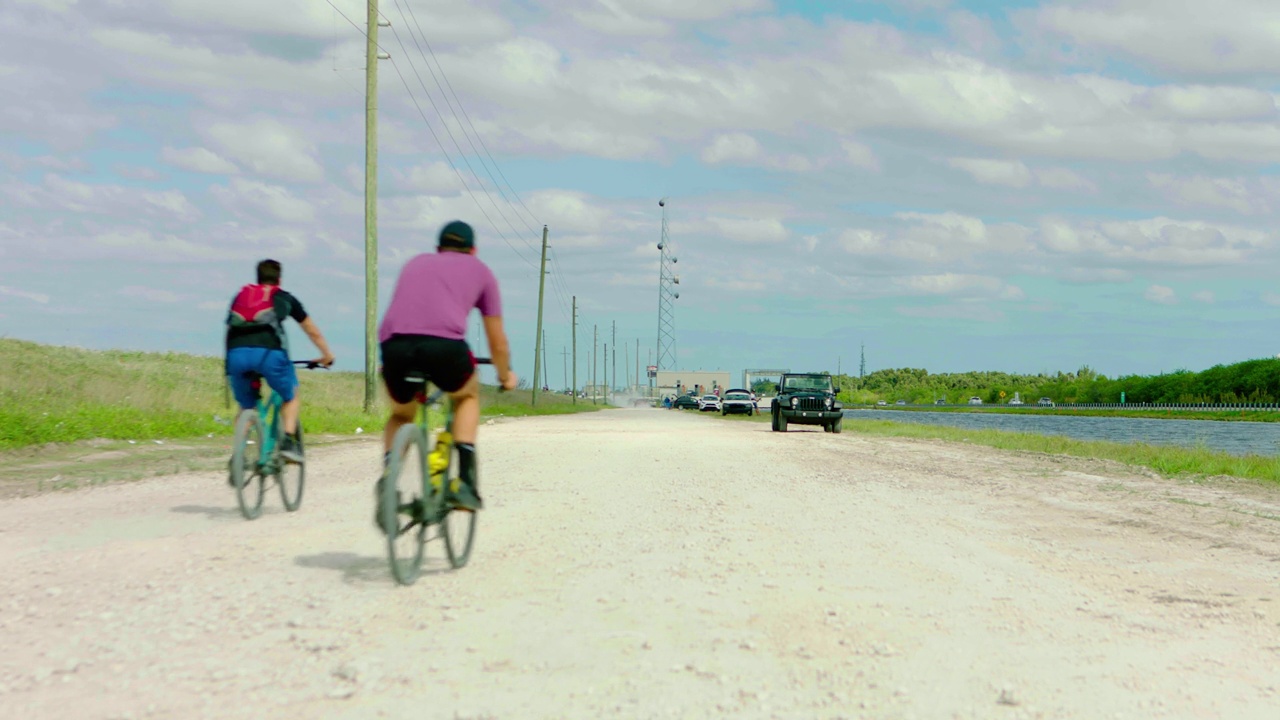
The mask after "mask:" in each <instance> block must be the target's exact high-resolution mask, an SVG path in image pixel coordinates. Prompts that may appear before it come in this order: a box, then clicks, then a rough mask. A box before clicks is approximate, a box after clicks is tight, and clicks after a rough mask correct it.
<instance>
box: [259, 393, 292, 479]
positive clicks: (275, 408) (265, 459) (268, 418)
mask: <svg viewBox="0 0 1280 720" xmlns="http://www.w3.org/2000/svg"><path fill="white" fill-rule="evenodd" d="M253 387H254V389H255V390H256V391H257V393H258V405H257V409H258V420H260V421H261V422H262V430H263V432H262V449H261V450H260V451H259V452H258V467H264V466H266V465H267V464H268V463H270V462H271V461H272V458H274V457H275V452H276V436H277V435H279V432H278V423H279V422H280V408H281V406H283V405H284V398H282V397H280V393H278V392H276V391H275V390H272V391H271V394H270V395H268V396H267V397H266V398H265V399H264V398H263V397H262V380H261V379H258V380H254V381H253ZM264 474H265V473H264Z"/></svg>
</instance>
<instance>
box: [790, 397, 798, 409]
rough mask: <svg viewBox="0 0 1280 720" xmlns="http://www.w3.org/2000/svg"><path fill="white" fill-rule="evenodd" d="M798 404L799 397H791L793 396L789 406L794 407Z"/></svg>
mask: <svg viewBox="0 0 1280 720" xmlns="http://www.w3.org/2000/svg"><path fill="white" fill-rule="evenodd" d="M799 404H800V398H798V397H793V398H791V407H795V406H797V405H799Z"/></svg>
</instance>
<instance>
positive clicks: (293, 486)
mask: <svg viewBox="0 0 1280 720" xmlns="http://www.w3.org/2000/svg"><path fill="white" fill-rule="evenodd" d="M280 428H281V429H280V431H279V437H277V438H276V443H277V447H279V443H280V442H281V441H283V440H284V426H283V424H281V426H280ZM298 448H299V449H301V448H302V421H301V420H299V421H298ZM306 481H307V465H306V463H287V462H282V463H280V469H279V471H277V473H276V484H277V485H279V486H280V500H281V501H282V502H284V509H285V510H288V511H289V512H293V511H295V510H297V509H298V508H299V507H301V506H302V487H303V485H304V484H306Z"/></svg>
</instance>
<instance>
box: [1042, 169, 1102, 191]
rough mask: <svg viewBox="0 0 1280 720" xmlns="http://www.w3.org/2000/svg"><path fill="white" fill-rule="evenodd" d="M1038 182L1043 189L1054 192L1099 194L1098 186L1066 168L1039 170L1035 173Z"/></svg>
mask: <svg viewBox="0 0 1280 720" xmlns="http://www.w3.org/2000/svg"><path fill="white" fill-rule="evenodd" d="M1035 174H1036V181H1037V182H1039V183H1040V185H1042V186H1043V187H1047V188H1052V189H1054V190H1083V191H1085V192H1097V190H1098V186H1097V185H1095V184H1093V183H1092V182H1090V181H1089V180H1087V179H1085V178H1084V177H1083V176H1082V175H1080V174H1079V173H1076V172H1075V171H1072V170H1068V169H1066V168H1054V167H1051V168H1039V169H1037V170H1036V171H1035Z"/></svg>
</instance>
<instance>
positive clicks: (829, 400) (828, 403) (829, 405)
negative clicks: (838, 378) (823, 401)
mask: <svg viewBox="0 0 1280 720" xmlns="http://www.w3.org/2000/svg"><path fill="white" fill-rule="evenodd" d="M827 409H828V410H830V409H831V398H827Z"/></svg>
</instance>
